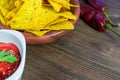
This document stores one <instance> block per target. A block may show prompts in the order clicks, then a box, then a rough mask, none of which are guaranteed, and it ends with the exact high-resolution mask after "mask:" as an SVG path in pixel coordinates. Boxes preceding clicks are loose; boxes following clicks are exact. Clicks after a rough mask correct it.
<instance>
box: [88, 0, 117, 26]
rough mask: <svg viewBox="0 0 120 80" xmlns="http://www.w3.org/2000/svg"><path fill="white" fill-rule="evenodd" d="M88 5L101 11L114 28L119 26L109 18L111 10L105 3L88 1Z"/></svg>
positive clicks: (95, 0) (96, 0) (94, 0)
mask: <svg viewBox="0 0 120 80" xmlns="http://www.w3.org/2000/svg"><path fill="white" fill-rule="evenodd" d="M88 3H89V4H90V5H91V6H92V7H94V8H95V9H97V10H98V11H101V12H102V13H103V14H104V15H105V16H106V18H107V19H108V20H109V22H110V23H111V24H112V25H113V26H117V27H118V26H119V25H118V24H114V23H113V22H112V21H111V19H110V16H109V13H108V11H109V9H108V7H107V5H105V4H104V3H103V1H102V0H88Z"/></svg>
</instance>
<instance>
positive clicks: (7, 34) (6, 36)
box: [0, 29, 26, 80]
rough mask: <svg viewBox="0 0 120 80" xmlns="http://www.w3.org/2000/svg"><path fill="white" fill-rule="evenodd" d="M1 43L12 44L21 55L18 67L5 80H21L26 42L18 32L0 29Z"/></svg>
mask: <svg viewBox="0 0 120 80" xmlns="http://www.w3.org/2000/svg"><path fill="white" fill-rule="evenodd" d="M1 41H2V42H11V43H14V44H15V45H16V46H17V47H18V49H19V51H20V54H21V62H20V65H19V67H18V68H17V70H16V71H15V72H14V73H13V74H12V75H11V76H10V77H8V78H7V79H6V80H21V78H22V74H23V71H24V66H25V59H26V41H25V38H24V36H23V35H22V34H21V33H20V32H18V31H14V30H5V29H1V30H0V42H1Z"/></svg>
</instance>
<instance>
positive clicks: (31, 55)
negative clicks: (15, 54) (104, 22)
mask: <svg viewBox="0 0 120 80" xmlns="http://www.w3.org/2000/svg"><path fill="white" fill-rule="evenodd" d="M79 1H80V3H82V2H83V1H84V0H79ZM104 2H105V4H107V5H108V7H109V14H110V17H111V19H112V20H113V22H115V23H119V22H120V0H104ZM75 27H76V28H75V30H73V31H70V32H69V34H67V35H66V36H64V37H63V38H61V39H59V40H57V41H55V42H53V43H51V44H46V45H27V56H26V65H25V70H24V74H23V78H22V80H120V37H118V36H116V35H114V34H113V33H112V32H110V31H109V30H107V31H106V32H98V31H95V30H93V29H92V28H90V27H89V26H88V25H87V24H86V23H85V22H84V21H83V20H81V19H79V20H78V22H77V23H76V25H75ZM116 30H118V31H120V28H116Z"/></svg>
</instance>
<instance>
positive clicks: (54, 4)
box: [48, 0, 62, 12]
mask: <svg viewBox="0 0 120 80" xmlns="http://www.w3.org/2000/svg"><path fill="white" fill-rule="evenodd" d="M48 1H49V3H50V4H51V5H52V7H53V8H54V9H55V11H56V12H59V11H60V9H61V8H62V5H60V4H58V3H57V2H55V1H53V0H48Z"/></svg>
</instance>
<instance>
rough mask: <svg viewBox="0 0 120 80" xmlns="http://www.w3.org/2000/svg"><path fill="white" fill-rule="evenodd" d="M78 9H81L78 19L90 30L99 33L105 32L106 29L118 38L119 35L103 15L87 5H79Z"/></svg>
mask: <svg viewBox="0 0 120 80" xmlns="http://www.w3.org/2000/svg"><path fill="white" fill-rule="evenodd" d="M80 9H81V14H80V17H81V18H82V19H83V20H84V21H85V22H86V23H88V24H89V25H90V26H91V27H92V28H94V29H95V30H97V31H101V32H103V31H105V30H106V29H109V30H110V31H112V32H113V33H115V34H116V35H118V36H120V33H118V32H116V31H115V30H114V29H113V28H112V26H111V25H110V23H109V21H108V19H107V18H106V17H105V16H104V14H103V13H101V12H100V11H98V10H96V9H95V8H93V7H91V6H89V5H87V4H80Z"/></svg>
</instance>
